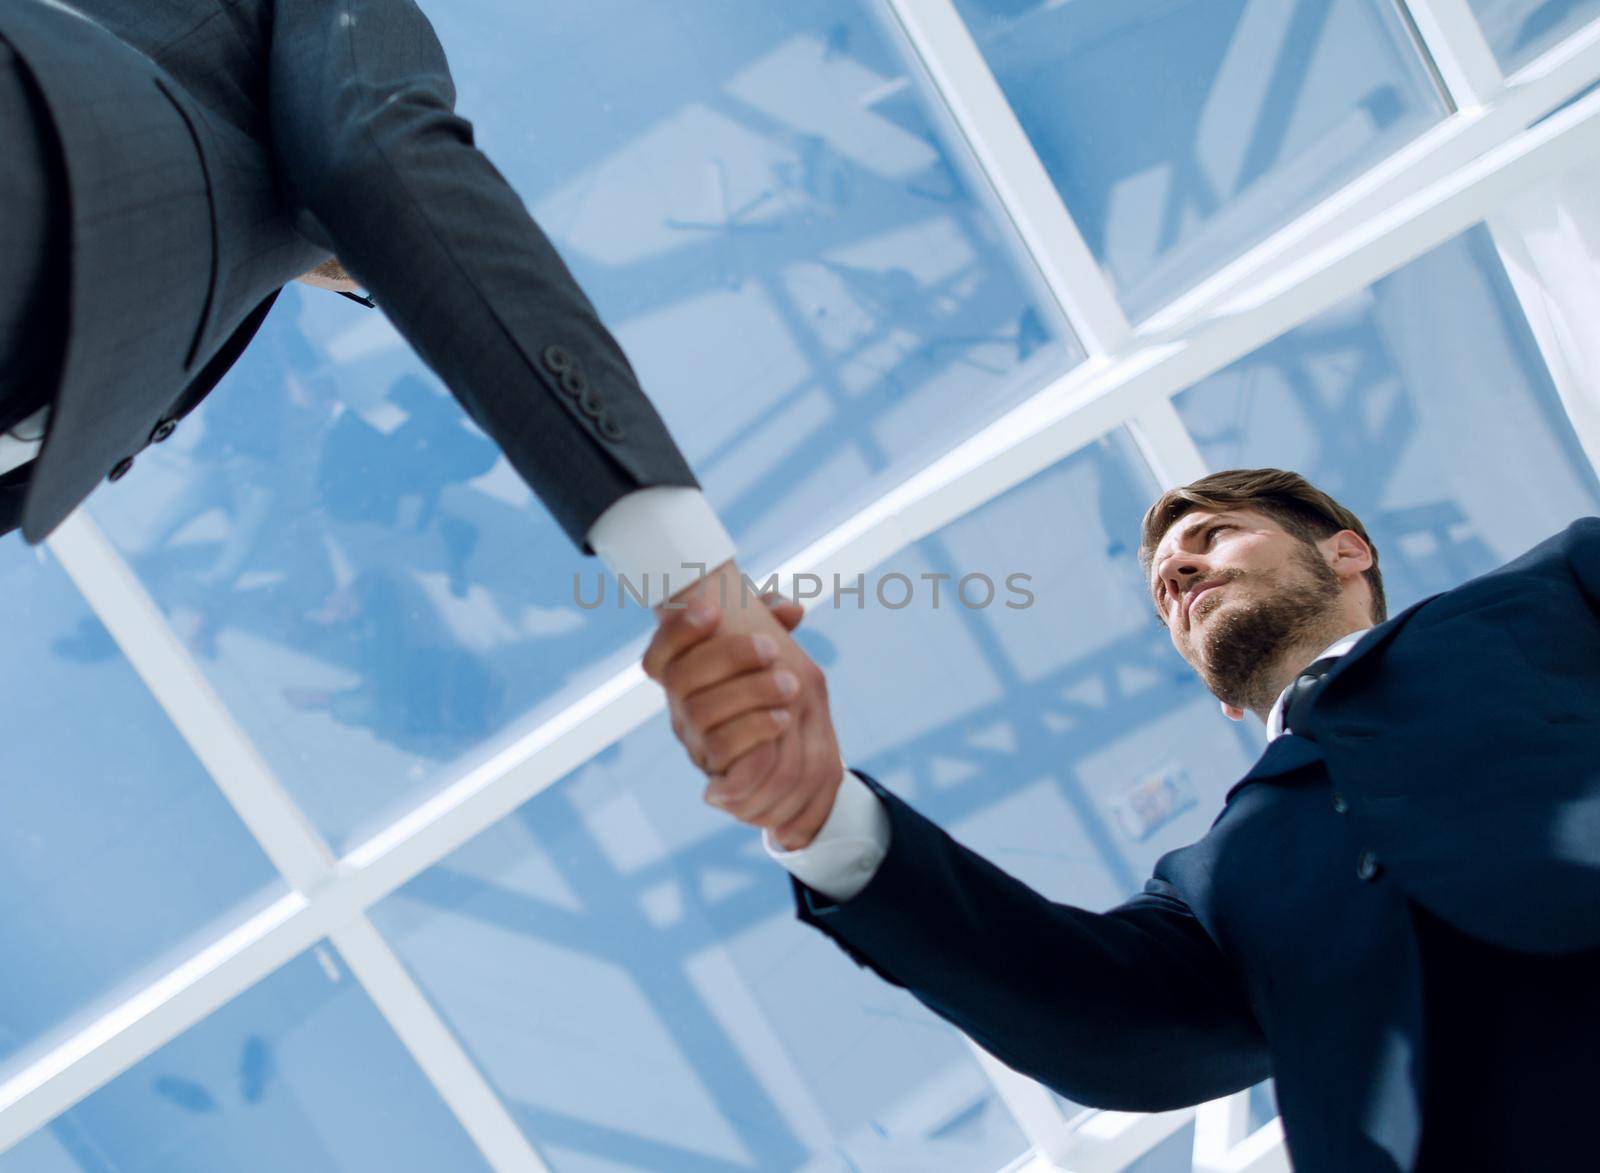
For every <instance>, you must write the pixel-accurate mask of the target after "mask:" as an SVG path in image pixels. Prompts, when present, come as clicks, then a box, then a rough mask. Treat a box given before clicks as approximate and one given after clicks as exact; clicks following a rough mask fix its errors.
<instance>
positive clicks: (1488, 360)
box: [1178, 228, 1600, 614]
mask: <svg viewBox="0 0 1600 1173" xmlns="http://www.w3.org/2000/svg"><path fill="white" fill-rule="evenodd" d="M1178 410H1179V411H1180V412H1181V414H1182V415H1183V419H1184V422H1185V423H1186V424H1188V426H1189V430H1190V431H1191V432H1193V433H1194V436H1195V439H1196V440H1197V441H1199V444H1200V447H1201V450H1202V451H1203V452H1204V453H1205V456H1206V460H1207V462H1208V463H1209V464H1210V465H1211V466H1212V467H1213V468H1233V467H1241V466H1244V467H1255V466H1271V467H1279V468H1289V469H1294V470H1295V471H1297V472H1300V473H1302V474H1303V475H1305V476H1306V477H1308V478H1309V479H1310V480H1311V481H1312V482H1313V483H1315V484H1316V485H1317V486H1318V487H1320V488H1322V489H1325V490H1327V491H1328V492H1329V493H1332V494H1333V495H1334V496H1335V497H1336V498H1338V499H1339V500H1340V501H1341V502H1342V503H1344V504H1345V505H1347V506H1349V507H1350V508H1351V509H1353V510H1354V511H1355V512H1356V514H1357V515H1359V516H1360V518H1361V519H1362V521H1363V522H1364V523H1365V525H1366V526H1367V529H1368V531H1369V532H1370V533H1371V534H1372V537H1373V540H1374V541H1375V542H1376V543H1377V544H1378V547H1379V551H1380V554H1381V557H1382V566H1383V579H1384V587H1385V590H1386V592H1387V594H1388V598H1389V612H1390V614H1393V613H1395V612H1396V611H1398V610H1400V609H1401V608H1403V607H1405V606H1406V605H1408V604H1410V603H1413V602H1415V601H1417V600H1418V599H1421V598H1423V597H1425V596H1427V595H1431V594H1434V593H1435V592H1438V591H1442V590H1448V589H1449V588H1450V587H1452V586H1455V585H1456V584H1458V583H1460V582H1462V581H1463V580H1464V579H1467V578H1470V577H1472V576H1473V575H1476V574H1481V573H1483V572H1484V571H1487V570H1492V569H1493V568H1494V567H1496V566H1499V565H1501V564H1502V563H1504V562H1506V561H1508V560H1509V559H1511V558H1513V557H1515V556H1516V555H1518V554H1520V553H1522V552H1523V551H1524V550H1526V549H1527V548H1528V547H1530V546H1532V545H1533V544H1534V543H1536V542H1538V541H1540V540H1542V539H1544V538H1546V537H1548V536H1549V535H1551V534H1552V533H1555V532H1556V531H1558V530H1560V529H1563V528H1565V527H1566V525H1567V524H1568V523H1569V522H1571V521H1573V520H1574V519H1576V518H1578V517H1581V516H1585V515H1588V514H1593V513H1596V512H1600V484H1597V483H1596V480H1595V476H1594V472H1593V470H1592V468H1591V467H1590V466H1589V464H1588V462H1587V461H1586V460H1585V459H1584V457H1583V453H1582V451H1581V449H1580V448H1579V447H1578V442H1577V438H1576V437H1575V436H1574V435H1573V432H1572V428H1571V425H1570V424H1569V423H1568V422H1567V418H1566V415H1565V414H1564V412H1563V411H1562V408H1561V405H1560V402H1559V400H1558V398H1557V395H1556V390H1555V388H1554V387H1553V386H1552V385H1551V383H1550V377H1549V374H1548V373H1547V371H1546V369H1545V366H1544V363H1543V361H1542V359H1541V358H1540V355H1539V351H1538V349H1537V347H1536V345H1535V343H1534V340H1533V337H1532V335H1531V334H1530V333H1529V330H1528V326H1527V322H1526V320H1525V319H1524V318H1523V316H1522V311H1521V309H1520V307H1519V306H1518V304H1517V302H1516V298H1515V295H1514V294H1513V293H1512V291H1511V287H1510V283H1509V282H1508V281H1507V279H1506V275H1505V271H1504V269H1503V268H1502V267H1501V265H1500V262H1499V260H1498V258H1497V257H1496V256H1495V252H1494V247H1493V245H1492V244H1491V242H1490V240H1489V237H1488V233H1487V231H1486V230H1484V229H1482V228H1475V229H1473V230H1472V231H1470V232H1468V233H1467V234H1466V235H1464V236H1462V237H1458V238H1457V239H1456V240H1454V241H1451V242H1450V243H1448V244H1445V245H1442V246H1441V247H1439V248H1437V249H1435V250H1434V251H1433V252H1431V253H1429V254H1428V255H1427V256H1424V257H1422V258H1421V259H1420V260H1417V261H1414V262H1413V263H1412V264H1410V265H1407V266H1406V267H1405V268H1403V269H1401V270H1400V271H1399V272H1397V273H1394V274H1391V275H1390V276H1388V277H1386V278H1384V279H1383V280H1382V281H1379V282H1378V283H1377V284H1376V285H1374V286H1372V287H1371V288H1370V289H1368V290H1366V291H1364V292H1362V293H1359V294H1357V295H1355V296H1354V297H1352V298H1350V299H1348V300H1347V301H1345V302H1344V303H1342V304H1341V305H1339V306H1337V307H1336V308H1334V309H1332V310H1330V311H1328V312H1327V313H1325V314H1323V315H1322V316H1321V317H1319V318H1316V319H1315V320H1313V321H1311V322H1308V323H1307V324H1306V325H1304V326H1301V327H1300V328H1299V329H1297V330H1293V331H1291V332H1290V333H1288V334H1286V335H1284V336H1283V337H1282V338H1279V339H1278V340H1277V341H1275V342H1272V343H1270V344H1269V345H1267V346H1264V347H1262V348H1261V349H1260V350H1258V351H1257V352H1256V353H1255V354H1252V355H1251V356H1249V357H1248V358H1245V359H1242V360H1240V361H1239V362H1237V363H1235V364H1234V365H1233V366H1231V367H1229V368H1228V369H1227V370H1225V371H1222V372H1220V373H1218V374H1217V375H1214V376H1213V377H1212V378H1210V379H1207V380H1205V381H1204V382H1203V383H1201V384H1199V385H1198V386H1196V387H1194V388H1192V389H1190V390H1189V391H1187V392H1185V393H1184V394H1183V395H1182V396H1181V397H1179V399H1178Z"/></svg>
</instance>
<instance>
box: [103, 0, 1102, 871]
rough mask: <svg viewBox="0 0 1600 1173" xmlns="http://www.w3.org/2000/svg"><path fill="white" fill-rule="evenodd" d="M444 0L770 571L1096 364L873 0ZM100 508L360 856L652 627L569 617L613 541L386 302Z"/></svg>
mask: <svg viewBox="0 0 1600 1173" xmlns="http://www.w3.org/2000/svg"><path fill="white" fill-rule="evenodd" d="M431 11H432V13H433V16H434V19H435V20H436V22H437V25H438V28H439V31H440V34H441V37H442V39H443V40H444V41H445V43H446V46H447V48H448V50H449V51H450V55H451V58H452V62H453V65H454V69H455V74H456V77H457V80H458V82H459V87H460V91H461V102H460V105H461V108H462V109H463V111H465V112H466V113H467V114H468V115H470V116H471V117H473V118H474V119H475V121H476V126H477V131H478V139H479V142H480V143H481V144H482V145H483V146H484V147H485V148H486V150H487V151H488V153H489V154H490V156H491V157H492V158H493V159H494V160H495V161H496V162H497V163H498V164H499V166H500V167H501V169H502V170H503V171H504V172H505V173H506V174H507V176H508V177H509V178H510V180H511V182H512V183H513V184H514V185H515V186H516V188H517V189H518V191H519V192H520V193H521V195H522V196H523V197H524V199H525V200H526V202H527V203H528V205H529V207H530V208H531V209H532V210H533V212H534V213H535V215H536V216H537V217H538V218H539V220H540V221H541V223H542V224H543V225H544V226H545V227H546V229H547V230H548V231H549V232H550V233H551V234H552V236H553V237H554V238H555V240H556V242H557V244H558V246H559V247H560V248H561V250H562V252H563V254H564V255H565V256H566V257H567V259H568V260H569V262H570V263H571V265H572V267H573V269H574V270H575V272H576V274H577V276H578V278H579V280H580V281H581V283H582V284H583V285H584V287H585V288H586V290H587V291H588V292H589V293H590V295H591V296H592V297H593V298H594V300H595V301H596V302H597V303H598V306H599V308H600V310H601V313H602V315H603V316H604V318H605V319H606V321H607V322H608V323H610V325H611V326H612V327H613V329H614V330H615V331H616V333H617V334H618V336H619V337H620V339H621V341H622V343H623V345H624V347H625V348H626V350H627V351H628V353H629V355H630V356H631V358H632V360H633V362H634V364H635V366H636V367H637V368H638V370H639V372H640V375H641V378H642V381H643V384H644V386H645V387H646V388H647V389H648V391H649V393H650V394H651V396H652V397H653V398H654V399H655V401H656V403H657V404H658V405H659V406H660V407H661V409H662V412H663V415H664V416H665V417H666V419H667V421H668V423H669V425H670V426H671V428H672V430H673V432H674V434H675V435H676V437H677V438H678V440H679V442H680V444H681V445H682V447H683V449H684V451H685V453H686V454H687V456H688V458H689V460H690V462H691V464H692V465H693V467H694V468H695V469H696V470H697V471H698V473H699V474H700V476H701V479H702V481H703V483H704V484H705V486H706V487H707V490H708V492H709V494H710V497H711V500H712V502H713V504H714V505H715V506H716V507H717V509H718V511H719V513H720V514H721V516H722V517H723V519H724V520H725V521H726V522H727V524H728V526H729V528H730V529H731V531H732V532H733V534H734V537H735V538H736V540H737V541H738V542H739V546H740V550H741V554H742V558H743V561H744V562H745V564H746V565H747V566H749V567H750V568H751V569H755V568H757V567H759V566H760V565H761V564H763V563H770V562H771V561H772V560H773V559H774V557H775V556H776V555H777V554H778V553H779V552H788V551H792V550H794V549H796V548H798V547H800V546H801V545H803V544H804V543H805V542H806V541H807V540H808V539H810V538H812V537H814V536H816V535H817V534H819V533H821V532H823V531H825V530H826V529H827V528H829V527H831V526H832V525H834V524H836V523H837V522H839V521H840V520H842V519H843V518H845V517H847V516H848V515H849V514H851V513H852V512H854V511H855V510H857V509H858V508H859V507H860V506H861V505H862V504H863V503H864V502H866V501H867V500H869V499H871V498H872V497H874V496H876V495H878V494H881V493H882V492H884V491H885V490H886V489H888V488H889V487H891V486H892V485H893V484H895V483H898V482H899V481H900V480H902V479H904V478H905V477H906V476H907V475H909V474H910V473H911V472H913V471H915V470H916V469H917V468H919V467H921V466H922V465H923V464H924V463H925V462H926V461H927V460H928V459H929V458H930V457H932V456H934V455H936V454H937V453H939V452H942V451H943V450H945V449H947V448H948V447H950V446H951V445H953V444H954V443H956V442H958V441H959V440H960V439H962V438H964V437H965V436H966V435H968V434H969V433H970V432H972V431H973V430H974V429H976V428H977V427H979V426H981V425H982V424H984V423H986V422H988V421H989V420H991V419H993V418H994V417H995V416H997V415H998V414H1000V413H1001V412H1003V411H1004V410H1005V409H1006V408H1007V407H1008V406H1009V405H1011V404H1013V403H1015V402H1017V401H1018V400H1020V399H1022V398H1024V397H1026V396H1027V395H1029V394H1031V393H1033V392H1035V391H1037V390H1039V389H1040V388H1041V387H1042V386H1043V385H1045V384H1046V383H1047V382H1049V381H1050V380H1051V379H1052V378H1054V377H1055V376H1057V375H1059V374H1060V373H1062V372H1063V371H1064V370H1066V369H1067V368H1068V367H1070V366H1071V365H1072V364H1073V363H1074V362H1075V361H1077V359H1078V357H1079V355H1080V351H1079V350H1078V348H1077V345H1076V343H1075V342H1074V341H1073V340H1072V339H1071V338H1070V337H1067V336H1065V335H1064V334H1063V333H1061V331H1059V330H1058V329H1057V328H1056V327H1055V326H1054V325H1053V324H1052V319H1051V318H1050V316H1049V314H1047V313H1045V312H1043V311H1041V310H1039V309H1036V308H1035V306H1034V304H1033V303H1032V302H1031V301H1030V295H1029V293H1028V291H1027V289H1026V288H1025V283H1024V280H1023V279H1022V278H1020V277H1019V276H1018V273H1017V269H1016V266H1015V262H1014V256H1013V253H1012V251H1011V245H1010V244H1009V243H1007V240H1008V238H1007V236H1006V230H1005V229H1003V228H1002V227H1001V226H999V225H998V224H997V223H996V222H995V221H994V220H993V219H992V218H991V217H990V216H989V214H988V213H987V211H986V210H985V206H984V205H983V204H981V203H980V202H979V201H978V200H977V199H976V198H975V197H974V195H973V193H972V192H971V191H969V190H968V188H967V186H966V184H965V183H964V181H963V179H962V177H961V176H962V167H961V166H959V165H957V162H956V161H954V160H952V159H951V158H950V157H949V156H948V155H947V154H946V152H945V150H944V147H943V146H942V145H941V138H940V135H939V134H938V133H936V132H935V128H934V126H933V124H932V123H931V121H930V117H931V115H930V113H929V106H930V103H929V102H928V100H927V98H926V96H925V95H924V94H922V93H921V92H919V90H918V88H917V85H916V83H914V82H913V80H912V79H911V78H910V77H909V76H908V75H907V72H906V70H905V69H904V68H903V66H902V64H901V62H900V60H899V59H898V57H897V56H896V54H895V52H894V51H892V50H891V48H890V47H889V45H888V43H887V41H886V38H885V36H884V35H883V34H882V32H881V31H880V28H879V26H878V23H877V18H876V16H874V15H873V13H874V8H873V6H872V5H871V4H869V3H867V2H866V0H826V2H818V3H812V4H805V5H780V4H760V5H750V4H743V3H735V2H733V0H675V2H674V3H671V4H662V3H657V2H656V0H593V2H590V3H584V4H574V5H564V6H558V7H556V8H551V7H550V6H534V7H529V6H526V5H517V4H505V3H496V2H494V0H452V2H451V3H449V4H436V5H432V6H431ZM508 46H514V47H515V49H514V51H508ZM94 508H95V512H96V516H97V517H98V518H100V519H101V520H102V522H103V523H104V524H105V526H106V528H107V530H108V531H109V532H110V533H111V534H112V536H113V538H114V540H115V541H116V542H117V543H118V545H119V546H120V547H121V549H122V550H123V551H124V552H125V553H126V554H127V555H128V556H129V557H130V559H131V561H132V562H133V563H134V565H135V567H136V569H137V570H138V571H139V573H140V574H141V575H142V576H143V577H144V579H145V581H146V582H147V583H148V585H149V587H150V589H151V591H152V592H153V594H154V595H155V596H156V598H157V599H158V600H159V602H160V604H161V605H162V606H163V608H165V610H166V611H167V613H168V614H169V615H170V616H171V618H172V620H173V622H174V625H175V626H176V627H177V629H178V630H179V632H180V634H181V635H182V636H183V637H184V638H186V639H187V640H188V641H189V643H190V646H191V647H192V648H193V650H194V651H195V653H196V654H197V656H198V657H199V658H200V662H201V664H202V666H203V667H204V668H205V670H206V671H207V672H208V674H209V675H210V676H211V678H212V680H213V681H214V683H215V684H216V686H217V688H218V689H219V691H220V692H221V694H222V695H223V697H224V698H225V699H226V701H227V703H228V704H229V705H230V707H231V708H232V709H233V710H234V711H235V712H236V713H237V714H238V715H239V718H240V720H241V721H242V722H243V723H244V724H245V726H246V727H247V729H248V731H249V732H250V734H251V735H252V736H253V737H254V738H255V739H256V741H257V742H258V743H259V744H260V746H261V748H262V750H263V752H264V753H265V754H266V756H267V758H268V760H269V761H270V762H271V764H272V765H273V766H274V767H275V768H276V769H277V770H278V771H279V772H280V773H281V775H282V776H283V778H284V780H285V782H286V784H287V785H288V786H289V788H290V789H291V791H292V792H293V793H294V795H295V797H296V798H297V799H298V800H299V801H300V802H301V803H302V804H303V805H304V806H305V808H306V809H307V810H308V811H309V812H310V814H311V816H312V818H313V820H314V822H315V824H316V826H317V827H318V828H319V829H320V830H321V831H322V832H323V833H324V834H325V835H327V836H328V837H329V838H330V839H331V840H332V841H333V842H334V843H335V844H336V845H338V846H346V845H348V844H349V843H350V842H351V841H352V839H354V838H357V837H359V836H360V835H361V833H362V832H363V831H364V830H367V829H370V828H371V827H372V826H373V824H374V823H376V822H380V821H383V820H385V819H387V818H388V817H390V816H392V815H393V814H394V813H395V812H396V808H397V807H400V806H403V805H409V804H411V803H413V802H415V801H416V800H417V799H419V798H420V797H422V796H423V795H424V794H426V793H427V792H429V791H431V790H432V789H434V788H435V787H436V786H437V784H438V782H439V780H440V779H441V778H442V777H443V776H445V775H447V774H451V773H454V772H455V771H457V770H459V769H460V768H462V765H463V758H464V755H466V756H473V755H476V754H478V753H481V752H482V751H483V750H484V747H485V745H486V742H487V741H488V740H489V739H492V738H494V737H495V736H496V735H497V734H500V733H502V732H503V731H504V730H505V729H506V728H507V727H508V726H509V725H512V724H514V723H516V722H518V721H519V720H524V719H528V718H529V714H530V713H532V714H533V719H538V718H542V717H543V716H545V715H548V713H549V712H550V711H551V706H552V703H553V702H554V701H556V700H562V701H565V700H566V699H570V698H571V697H572V696H574V695H576V694H577V693H578V692H579V691H580V690H582V689H583V688H585V687H587V686H589V685H591V684H592V683H594V682H595V681H596V680H597V679H598V678H599V676H600V675H601V674H602V672H603V671H605V670H609V668H611V667H615V666H620V665H623V664H626V663H627V662H628V661H629V660H630V659H632V656H631V654H629V655H622V656H620V657H615V656H613V658H612V659H611V660H610V661H605V657H607V656H608V655H610V654H613V653H617V652H618V651H619V650H620V649H622V648H623V647H624V646H625V645H626V644H627V643H628V642H629V641H630V640H633V639H634V638H635V637H640V636H642V635H643V634H644V633H645V631H646V629H647V626H648V620H647V618H646V616H645V615H644V614H643V613H642V612H641V610H640V609H639V608H630V609H629V610H628V611H627V612H619V611H618V610H616V609H615V608H608V609H606V610H603V611H598V610H595V611H592V610H584V609H582V608H580V607H579V606H577V605H575V599H574V594H575V591H574V575H575V574H577V573H578V572H579V571H582V572H583V573H584V575H585V576H586V579H587V580H588V581H590V582H591V584H592V580H593V576H594V575H595V573H596V572H598V571H599V570H600V563H599V561H598V560H597V559H585V558H582V557H581V556H580V555H579V554H578V552H577V551H576V550H575V549H574V548H572V546H571V544H570V543H569V542H568V541H567V539H566V537H565V536H564V535H563V534H562V533H561V532H560V531H559V530H558V529H557V528H556V526H555V525H554V523H553V522H552V521H551V520H550V519H549V518H548V516H547V515H546V513H545V512H544V510H543V508H542V507H541V506H539V505H538V504H536V503H534V502H533V501H532V499H531V497H530V495H529V493H528V492H527V490H526V489H525V488H524V487H523V486H522V484H521V482H520V481H518V480H517V478H516V477H515V476H514V475H513V474H512V472H511V471H510V468H509V466H508V465H507V464H506V463H505V462H504V461H503V460H501V459H499V458H498V454H497V453H496V451H495V450H494V448H493V446H492V445H490V444H489V443H488V441H486V440H485V439H484V438H483V437H482V436H481V435H479V434H478V433H476V432H474V431H473V430H471V428H470V427H468V426H467V425H466V423H465V420H464V417H463V415H462V413H461V412H460V411H459V410H458V409H457V407H456V406H455V404H454V401H453V400H451V399H450V398H449V397H448V395H446V394H445V393H444V392H443V390H442V389H441V388H440V387H439V386H438V384H437V383H436V382H435V381H434V380H433V379H432V377H431V376H430V375H428V373H427V372H426V371H425V370H424V369H423V368H422V367H421V366H420V365H419V363H418V362H417V360H416V359H415V358H413V357H412V355H411V353H410V351H409V350H408V349H407V348H406V346H405V345H404V344H403V343H402V341H401V340H400V338H399V337H398V336H397V335H396V334H395V333H394V331H393V330H392V329H390V328H389V327H388V325H387V324H386V322H385V320H384V319H383V317H382V316H381V314H378V313H374V312H370V311H364V310H362V309H360V308H358V307H355V306H353V305H351V304H349V303H348V302H345V301H343V300H341V299H339V298H337V297H334V296H333V295H332V294H326V293H317V292H313V291H310V290H306V289H303V288H300V287H291V289H290V290H289V291H288V292H287V293H286V296H285V297H284V298H283V300H282V301H281V302H280V304H279V306H278V307H277V308H276V309H275V310H274V312H273V314H272V316H271V318H270V319H269V321H268V323H267V326H266V328H265V330H264V333H263V336H262V337H261V338H260V339H259V340H258V341H257V342H256V343H255V344H254V345H253V346H252V347H251V349H250V351H249V352H248V354H247V355H246V356H245V359H244V361H243V362H242V363H241V364H240V365H239V367H238V368H237V369H236V371H235V372H234V373H233V374H232V375H231V376H230V378H229V380H228V381H227V383H226V385H224V386H223V387H221V388H220V389H219V390H218V392H217V393H216V394H215V395H214V396H212V398H211V399H210V400H209V401H208V402H207V404H206V406H205V408H204V409H203V410H202V411H201V412H200V413H199V418H198V421H197V422H195V423H191V424H188V425H186V426H185V427H183V428H181V429H179V432H178V434H177V435H176V436H175V437H174V438H173V440H172V441H170V442H169V443H167V444H164V445H162V446H161V447H160V449H159V450H153V451H151V452H150V453H148V454H146V456H144V457H141V459H140V466H139V469H138V472H137V474H136V475H135V476H132V477H130V478H129V479H128V480H127V481H125V482H123V483H122V484H120V485H118V487H117V490H116V491H115V492H106V493H102V494H99V495H98V496H97V498H96V500H95V503H94ZM602 661H605V663H602ZM541 706H543V707H541Z"/></svg>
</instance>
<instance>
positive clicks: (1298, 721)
mask: <svg viewBox="0 0 1600 1173" xmlns="http://www.w3.org/2000/svg"><path fill="white" fill-rule="evenodd" d="M1338 662H1339V657H1338V656H1325V657H1324V658H1322V659H1320V660H1313V661H1312V662H1311V663H1310V664H1308V665H1306V667H1305V668H1304V669H1303V670H1302V671H1301V673H1300V675H1299V676H1296V677H1295V679H1294V683H1293V684H1291V685H1290V686H1289V687H1288V688H1287V689H1286V690H1284V695H1283V728H1284V730H1285V732H1292V733H1298V734H1299V735H1300V736H1302V737H1304V736H1305V721H1306V717H1307V716H1308V715H1309V714H1310V712H1311V694H1312V693H1313V692H1315V691H1316V688H1317V684H1318V683H1319V682H1320V681H1321V680H1322V678H1323V677H1324V676H1326V675H1327V674H1328V669H1329V668H1332V667H1333V666H1334V665H1335V664H1337V663H1338Z"/></svg>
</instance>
